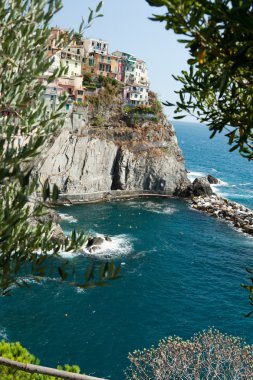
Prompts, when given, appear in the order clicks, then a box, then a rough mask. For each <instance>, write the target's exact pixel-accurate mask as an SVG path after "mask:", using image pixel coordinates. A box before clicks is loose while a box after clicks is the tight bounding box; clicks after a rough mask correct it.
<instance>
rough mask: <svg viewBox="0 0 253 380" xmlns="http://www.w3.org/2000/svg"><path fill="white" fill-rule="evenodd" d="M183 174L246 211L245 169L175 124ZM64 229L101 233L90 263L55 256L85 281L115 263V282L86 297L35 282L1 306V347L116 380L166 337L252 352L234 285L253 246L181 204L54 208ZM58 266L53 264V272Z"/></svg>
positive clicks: (215, 143) (243, 304) (241, 296)
mask: <svg viewBox="0 0 253 380" xmlns="http://www.w3.org/2000/svg"><path fill="white" fill-rule="evenodd" d="M175 129H176V132H177V136H178V141H179V144H180V146H181V148H182V150H183V153H184V155H185V158H186V167H187V169H188V170H189V171H190V173H189V175H190V176H191V177H195V176H197V175H206V174H209V173H210V174H212V175H214V176H215V177H218V178H220V179H221V180H222V181H223V182H224V183H223V185H222V186H219V187H217V188H216V190H217V191H218V192H220V193H221V194H222V195H224V196H226V197H229V198H230V199H233V200H235V201H238V202H241V203H243V204H245V205H247V206H250V207H252V208H253V187H252V169H251V168H252V163H248V162H247V161H246V160H245V159H242V158H241V157H239V155H238V154H236V153H233V154H232V153H231V154H229V153H228V152H227V149H228V148H227V145H226V143H225V141H224V138H222V136H218V138H216V139H214V140H211V141H210V140H209V138H208V136H209V132H208V131H207V130H206V129H205V127H204V126H199V125H198V124H195V125H194V124H190V123H175ZM59 212H60V213H61V214H62V216H63V219H64V220H63V222H62V227H63V228H64V230H65V231H66V233H69V232H70V231H71V229H72V228H73V227H80V228H82V229H84V230H85V231H88V232H89V233H90V234H92V235H94V234H105V235H109V236H110V237H111V238H112V242H110V243H108V244H107V245H104V246H103V248H102V252H101V259H99V258H98V257H96V256H91V257H85V256H83V255H75V254H66V253H62V258H61V259H57V261H58V263H64V262H66V260H68V261H70V262H73V263H75V265H76V268H77V274H78V276H79V278H80V279H82V280H83V279H84V271H85V269H86V268H87V266H88V265H90V264H91V263H94V264H96V265H99V262H100V260H106V259H109V260H110V259H111V258H114V260H115V262H116V264H117V263H121V266H122V270H121V275H122V277H121V278H120V279H118V280H116V281H112V282H111V283H110V286H108V287H97V288H94V289H89V290H84V289H76V288H73V287H71V286H68V285H65V284H62V283H57V282H50V281H43V282H41V283H40V284H35V283H34V282H33V281H32V280H29V279H28V280H29V281H30V284H31V287H30V288H29V289H26V288H25V289H18V288H17V289H14V290H13V294H12V296H11V297H5V298H0V339H1V338H2V339H5V340H9V341H17V340H18V341H20V342H21V343H22V344H23V345H24V346H25V347H26V348H28V349H29V350H30V351H31V352H32V353H33V354H34V355H36V356H37V357H39V358H40V360H41V363H42V364H43V365H47V366H57V365H58V364H64V363H70V364H78V365H79V366H80V367H81V370H82V372H83V373H87V374H90V375H94V376H100V377H104V378H106V379H111V380H121V379H124V374H123V371H124V369H125V368H126V367H127V365H128V359H127V355H128V352H131V351H133V350H135V349H143V348H144V347H146V348H148V347H150V346H151V345H152V344H154V345H156V344H157V343H158V341H159V339H161V338H163V337H165V336H169V335H174V334H175V335H179V336H181V337H182V338H185V339H186V338H190V337H191V336H192V335H193V334H194V333H195V332H198V331H201V330H203V329H206V328H208V327H209V326H215V327H216V328H218V329H220V330H221V331H223V332H227V333H230V334H233V335H236V336H241V337H243V338H244V339H245V340H246V341H247V342H248V343H253V317H251V318H245V317H244V314H245V313H247V312H249V311H250V310H251V309H250V305H249V301H248V298H247V292H246V291H245V290H244V289H242V287H241V286H240V284H241V283H246V282H248V281H249V280H248V276H247V274H246V272H245V268H246V267H251V268H253V239H252V238H250V237H247V236H245V235H243V234H242V233H240V232H238V231H236V230H235V229H233V228H232V227H231V226H229V225H227V224H226V223H225V222H223V221H219V220H217V219H214V218H212V217H210V216H208V215H205V214H203V213H200V212H198V211H194V210H191V209H189V207H188V205H187V203H186V202H185V201H184V200H177V199H159V198H152V199H129V200H126V201H118V202H116V201H113V202H107V203H101V204H90V205H76V206H71V207H61V208H60V209H59ZM58 263H57V264H58Z"/></svg>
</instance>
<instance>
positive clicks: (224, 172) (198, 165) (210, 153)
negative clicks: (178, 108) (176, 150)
mask: <svg viewBox="0 0 253 380" xmlns="http://www.w3.org/2000/svg"><path fill="white" fill-rule="evenodd" d="M173 125H174V127H175V130H176V134H177V137H178V143H179V145H180V147H181V149H182V151H183V154H184V157H185V160H186V168H187V170H188V171H189V172H190V175H189V177H190V179H194V178H196V177H199V176H203V175H207V174H211V175H212V176H214V177H217V178H219V179H220V180H222V181H223V183H222V185H221V186H217V187H214V191H216V192H217V193H219V194H220V195H222V196H224V197H227V198H229V199H231V200H233V201H236V202H239V203H242V204H244V205H246V206H248V207H251V208H253V162H252V161H251V162H249V161H248V160H247V159H246V158H243V157H241V156H240V155H239V153H238V151H234V152H231V153H230V152H229V149H230V148H231V146H229V145H228V144H227V138H226V137H224V136H223V135H222V134H216V136H215V137H214V138H213V139H210V138H209V136H210V132H209V130H208V128H207V127H206V126H204V125H201V124H198V123H185V122H174V123H173Z"/></svg>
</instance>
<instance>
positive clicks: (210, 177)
mask: <svg viewBox="0 0 253 380" xmlns="http://www.w3.org/2000/svg"><path fill="white" fill-rule="evenodd" d="M207 180H208V182H209V183H211V184H212V185H217V184H218V183H220V181H219V180H218V178H215V177H213V176H212V175H211V174H208V176H207Z"/></svg>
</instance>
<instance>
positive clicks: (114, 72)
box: [82, 53, 119, 79]
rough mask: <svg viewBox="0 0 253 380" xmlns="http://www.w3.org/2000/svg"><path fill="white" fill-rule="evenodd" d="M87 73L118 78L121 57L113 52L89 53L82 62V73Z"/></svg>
mask: <svg viewBox="0 0 253 380" xmlns="http://www.w3.org/2000/svg"><path fill="white" fill-rule="evenodd" d="M86 73H91V75H94V76H100V75H102V76H104V77H109V78H112V79H117V78H118V74H119V58H118V57H116V56H114V55H111V54H101V53H89V55H88V56H87V57H86V59H85V62H83V64H82V74H86Z"/></svg>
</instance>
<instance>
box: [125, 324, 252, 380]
mask: <svg viewBox="0 0 253 380" xmlns="http://www.w3.org/2000/svg"><path fill="white" fill-rule="evenodd" d="M128 358H129V360H130V362H131V365H130V367H129V368H128V370H127V372H126V374H127V379H129V380H130V379H131V380H139V379H143V380H161V379H163V380H172V379H175V380H176V379H189V380H190V379H202V380H211V379H224V380H225V379H228V380H229V379H245V380H246V379H251V378H252V377H253V367H252V362H253V346H247V345H245V343H244V342H243V341H242V339H241V338H235V337H233V336H230V335H226V334H223V333H221V332H219V331H218V330H214V329H209V330H208V331H203V332H202V333H198V334H196V335H194V336H193V338H191V339H190V340H186V341H184V340H182V339H181V338H179V337H169V338H165V339H162V340H161V341H160V342H159V344H158V346H157V347H153V346H152V347H151V348H150V349H144V350H143V351H139V350H137V351H134V352H133V353H131V354H129V356H128Z"/></svg>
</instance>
